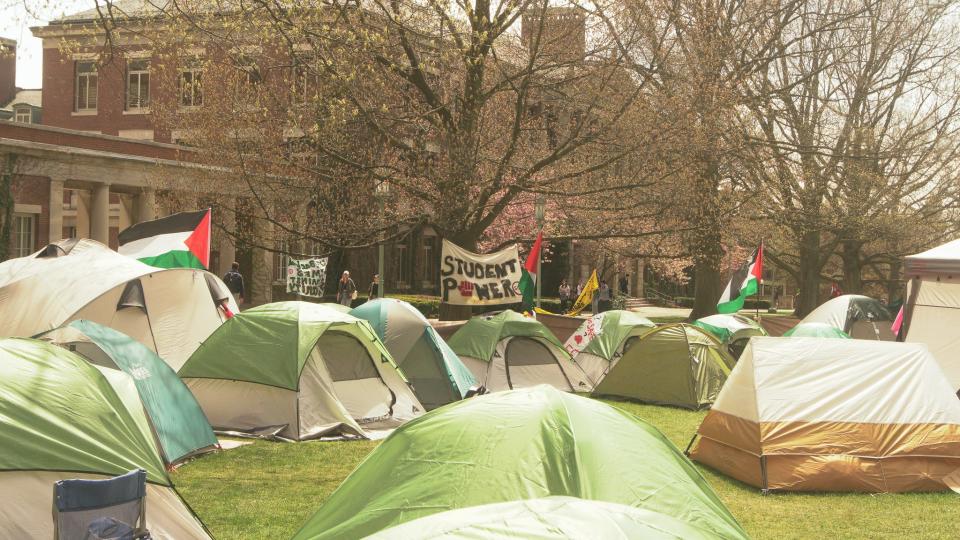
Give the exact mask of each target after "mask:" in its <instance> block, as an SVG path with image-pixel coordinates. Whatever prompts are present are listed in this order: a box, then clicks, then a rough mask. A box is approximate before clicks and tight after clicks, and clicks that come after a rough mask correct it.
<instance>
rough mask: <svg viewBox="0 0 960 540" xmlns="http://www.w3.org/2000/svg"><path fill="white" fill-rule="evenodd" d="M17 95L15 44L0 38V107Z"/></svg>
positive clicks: (10, 40) (12, 41)
mask: <svg viewBox="0 0 960 540" xmlns="http://www.w3.org/2000/svg"><path fill="white" fill-rule="evenodd" d="M16 95H17V42H16V41H14V40H12V39H7V38H4V37H0V105H6V104H7V103H9V102H10V100H11V99H13V98H14V96H16Z"/></svg>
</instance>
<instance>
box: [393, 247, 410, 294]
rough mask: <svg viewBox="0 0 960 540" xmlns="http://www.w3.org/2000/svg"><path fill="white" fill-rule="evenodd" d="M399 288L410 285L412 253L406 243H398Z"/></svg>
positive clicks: (397, 274)
mask: <svg viewBox="0 0 960 540" xmlns="http://www.w3.org/2000/svg"><path fill="white" fill-rule="evenodd" d="M396 249H397V259H396V262H397V272H396V276H397V279H396V283H397V288H399V289H407V288H409V287H410V269H409V267H410V253H409V251H408V250H407V245H406V244H397V245H396Z"/></svg>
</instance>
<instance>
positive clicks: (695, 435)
mask: <svg viewBox="0 0 960 540" xmlns="http://www.w3.org/2000/svg"><path fill="white" fill-rule="evenodd" d="M699 434H700V433H698V432H694V434H693V437H690V442H689V443H687V447H686V448H685V449H684V450H683V455H685V456H687V457H690V448H692V447H693V442H694V441H696V440H697V435H699Z"/></svg>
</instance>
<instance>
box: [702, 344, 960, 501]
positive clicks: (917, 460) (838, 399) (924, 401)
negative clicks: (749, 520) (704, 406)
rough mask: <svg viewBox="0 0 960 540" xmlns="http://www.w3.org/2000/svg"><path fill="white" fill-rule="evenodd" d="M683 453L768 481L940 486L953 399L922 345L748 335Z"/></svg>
mask: <svg viewBox="0 0 960 540" xmlns="http://www.w3.org/2000/svg"><path fill="white" fill-rule="evenodd" d="M698 436H699V438H698V439H697V440H696V442H695V445H694V446H693V448H692V451H691V452H690V456H691V457H692V458H693V459H694V460H696V461H699V462H700V463H703V464H705V465H708V466H710V467H712V468H714V469H716V470H718V471H720V472H723V473H725V474H727V475H729V476H732V477H734V478H736V479H738V480H740V481H742V482H746V483H747V484H750V485H752V486H756V487H760V488H763V489H765V490H767V489H769V490H789V491H868V492H904V491H939V490H944V489H947V488H948V487H949V486H948V484H950V483H951V482H950V481H949V480H946V479H945V478H946V477H948V476H950V475H951V474H952V473H954V471H957V470H958V469H960V400H958V399H957V396H956V395H954V393H953V389H952V387H951V385H950V384H949V383H948V381H947V379H946V378H945V376H944V374H943V371H942V370H941V369H940V366H939V365H938V364H937V362H936V360H934V358H933V356H932V355H931V354H930V352H929V351H928V350H927V348H926V346H924V345H921V344H914V343H892V342H883V341H866V340H855V339H851V340H840V339H817V338H802V337H791V338H771V337H759V338H758V337H755V338H752V339H751V340H750V343H749V345H747V348H746V349H745V350H744V353H743V356H741V357H740V361H739V362H738V363H737V366H736V367H735V368H734V369H733V371H732V372H731V374H730V377H729V378H728V379H727V382H726V384H725V385H724V387H723V390H721V392H720V395H719V396H718V397H717V400H716V402H715V403H714V405H713V409H712V410H711V411H710V412H709V413H708V414H707V416H706V418H704V421H703V423H702V424H701V425H700V428H699V430H698Z"/></svg>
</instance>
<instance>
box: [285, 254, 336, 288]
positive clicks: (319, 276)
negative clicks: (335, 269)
mask: <svg viewBox="0 0 960 540" xmlns="http://www.w3.org/2000/svg"><path fill="white" fill-rule="evenodd" d="M326 281H327V258H326V257H324V258H322V259H290V263H289V264H288V265H287V292H288V293H292V294H298V295H300V296H309V297H311V298H320V297H321V296H323V285H324V283H326Z"/></svg>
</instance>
